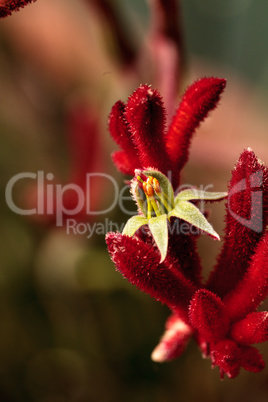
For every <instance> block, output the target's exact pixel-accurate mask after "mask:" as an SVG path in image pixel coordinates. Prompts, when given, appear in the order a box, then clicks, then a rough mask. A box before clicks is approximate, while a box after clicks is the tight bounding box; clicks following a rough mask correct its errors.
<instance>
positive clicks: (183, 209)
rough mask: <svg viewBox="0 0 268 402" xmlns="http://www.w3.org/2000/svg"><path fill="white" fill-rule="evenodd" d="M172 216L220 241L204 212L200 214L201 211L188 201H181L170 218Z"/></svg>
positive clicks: (170, 214) (169, 215)
mask: <svg viewBox="0 0 268 402" xmlns="http://www.w3.org/2000/svg"><path fill="white" fill-rule="evenodd" d="M171 216H175V217H177V218H180V219H183V220H184V221H186V222H189V223H190V224H191V225H193V226H196V227H197V228H199V229H201V230H203V231H204V232H206V233H208V234H210V235H211V236H212V237H214V238H215V239H217V240H220V237H219V235H218V233H217V232H215V230H214V229H213V227H212V226H211V225H210V223H209V222H208V221H207V220H206V218H205V217H204V215H203V214H202V212H200V210H199V209H198V208H197V207H196V206H195V205H194V204H191V203H190V202H188V201H180V202H179V203H178V204H177V205H176V207H175V208H174V209H173V210H172V211H171V212H170V213H169V214H168V218H170V217H171Z"/></svg>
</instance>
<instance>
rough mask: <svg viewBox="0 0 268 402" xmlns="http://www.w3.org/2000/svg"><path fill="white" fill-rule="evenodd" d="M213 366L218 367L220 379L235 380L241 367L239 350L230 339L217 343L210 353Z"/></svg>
mask: <svg viewBox="0 0 268 402" xmlns="http://www.w3.org/2000/svg"><path fill="white" fill-rule="evenodd" d="M211 361H212V364H213V366H219V368H220V374H221V378H223V377H224V374H226V375H227V376H228V377H229V378H235V377H236V376H237V375H238V374H239V371H240V367H241V350H240V348H239V347H238V346H237V345H236V343H235V342H234V341H232V340H231V339H223V340H221V341H219V342H218V343H217V344H216V345H215V346H214V348H213V350H212V351H211Z"/></svg>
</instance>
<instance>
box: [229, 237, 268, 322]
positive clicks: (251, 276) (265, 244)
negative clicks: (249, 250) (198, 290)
mask: <svg viewBox="0 0 268 402" xmlns="http://www.w3.org/2000/svg"><path fill="white" fill-rule="evenodd" d="M227 280H228V277H227ZM267 294H268V233H266V235H265V236H264V238H263V239H262V240H261V242H260V243H259V245H258V247H257V250H256V253H255V254H254V257H253V258H252V262H251V264H250V266H249V268H248V270H247V272H246V274H245V275H244V277H243V279H242V280H241V281H240V282H239V283H238V285H237V286H236V287H235V288H234V289H233V291H232V292H230V293H229V294H228V295H227V296H226V297H225V299H224V303H225V305H226V308H227V311H228V314H229V315H230V318H231V319H232V321H237V320H239V319H241V318H243V317H245V315H246V314H248V313H251V312H253V311H254V310H255V309H256V308H257V307H258V306H259V304H260V303H261V302H262V301H263V300H264V299H265V297H266V296H267Z"/></svg>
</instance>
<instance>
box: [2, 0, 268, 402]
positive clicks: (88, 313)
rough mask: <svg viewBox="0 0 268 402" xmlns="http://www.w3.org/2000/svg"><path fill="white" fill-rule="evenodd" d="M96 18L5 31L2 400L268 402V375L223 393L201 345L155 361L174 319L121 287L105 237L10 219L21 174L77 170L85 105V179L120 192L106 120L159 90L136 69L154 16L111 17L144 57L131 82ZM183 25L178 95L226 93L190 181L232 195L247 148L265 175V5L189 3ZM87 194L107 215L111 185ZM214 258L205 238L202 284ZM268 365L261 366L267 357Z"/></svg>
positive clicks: (67, 0) (49, 18)
mask: <svg viewBox="0 0 268 402" xmlns="http://www.w3.org/2000/svg"><path fill="white" fill-rule="evenodd" d="M86 3H88V4H86ZM94 4H95V2H94V1H90V0H89V1H87V2H86V1H82V0H80V1H78V0H37V2H36V3H35V4H32V5H30V6H28V7H26V8H25V9H24V10H22V11H20V12H18V13H15V14H13V15H12V16H11V17H9V18H7V19H5V20H1V21H0V94H1V101H0V186H1V201H0V215H1V216H0V228H1V229H0V236H1V241H0V401H1V402H8V401H25V402H26V401H27V402H28V401H33V402H65V401H66V402H67V401H70V402H73V401H75V402H86V401H90V402H91V401H92V402H97V401H98V402H117V401H127V402H151V401H152V402H169V401H186V402H191V401H202V400H204V401H207V402H210V401H211V402H212V401H219V402H221V401H222V402H223V401H228V402H233V401H235V402H236V401H240V400H242V401H243V402H251V401H253V400H254V401H257V402H264V401H266V400H267V398H268V371H267V369H265V370H264V371H263V372H262V373H260V374H257V375H256V374H250V373H248V372H243V371H242V372H241V373H240V375H239V377H238V378H236V379H235V380H227V379H225V380H224V381H220V379H219V373H218V370H217V369H215V370H211V368H210V361H207V360H203V359H202V357H201V356H200V352H199V350H198V348H197V346H196V345H195V343H194V342H193V341H192V342H191V343H190V345H189V346H188V348H187V350H186V352H185V353H184V354H183V355H182V356H181V358H180V359H178V360H176V361H174V362H172V363H167V364H163V365H159V364H156V363H153V362H152V361H151V359H150V354H151V352H152V350H153V349H154V347H155V346H156V344H157V342H158V340H159V338H160V336H161V334H162V332H163V329H164V322H165V319H166V317H167V316H168V315H169V311H168V310H167V309H166V308H165V307H164V306H162V305H160V304H159V303H157V302H155V301H154V300H152V299H151V298H150V297H149V296H147V295H145V294H142V293H141V292H139V291H138V290H136V289H135V288H133V287H132V286H131V285H130V284H128V283H127V281H126V280H124V279H123V278H122V277H121V275H120V274H119V273H116V272H115V269H114V266H113V264H112V262H111V261H110V259H109V256H108V254H107V251H106V246H105V241H104V234H103V233H102V234H97V233H95V234H94V236H92V237H91V238H90V239H87V238H86V236H85V235H84V236H83V235H79V234H77V235H71V234H67V232H66V228H65V227H63V228H59V227H56V226H55V223H53V221H51V219H49V217H43V218H42V217H41V219H40V217H38V216H20V215H18V214H15V213H14V212H12V211H11V210H10V208H9V207H8V206H7V203H6V200H5V189H6V186H7V183H8V182H9V180H10V179H11V178H12V177H13V176H14V175H16V174H18V173H21V172H32V173H36V172H37V171H44V172H45V173H46V174H47V173H53V175H54V176H55V178H56V181H55V183H56V182H57V183H62V184H64V183H68V181H70V180H71V179H70V178H71V177H72V173H73V169H74V168H75V166H74V167H73V165H72V164H73V163H77V156H74V155H73V154H74V153H75V152H74V149H73V145H72V144H73V143H72V138H71V145H70V141H69V140H70V133H69V131H70V127H69V120H68V118H69V113H71V112H70V111H72V110H73V108H75V107H76V106H77V104H78V105H79V104H80V101H81V100H82V101H83V103H86V104H87V105H88V110H89V114H90V118H91V117H92V116H93V117H92V118H93V120H94V119H96V120H97V133H98V136H97V137H98V141H96V144H95V143H94V144H95V145H94V144H93V146H92V152H89V155H88V159H89V162H88V166H89V168H90V169H91V172H94V171H97V172H102V173H105V174H109V175H111V176H113V177H114V178H115V179H116V180H117V182H118V183H119V186H120V187H123V186H124V182H123V180H124V177H123V176H121V175H120V174H119V173H118V172H117V171H116V169H115V167H114V166H113V165H112V163H111V161H110V153H111V151H113V150H115V149H116V146H115V145H114V144H113V142H112V141H111V139H110V138H109V135H108V133H107V116H108V114H109V111H110V109H111V107H112V105H113V103H114V102H115V101H117V100H118V99H120V98H121V99H123V100H126V99H127V97H128V96H129V94H130V93H131V91H133V90H134V89H135V88H136V87H137V86H138V85H139V84H140V83H141V82H144V81H145V82H147V83H151V75H150V74H151V71H150V69H148V70H147V68H146V64H145V65H144V66H143V59H144V58H145V59H146V52H147V51H148V50H147V48H146V40H147V32H148V27H149V21H150V16H149V10H148V4H147V2H146V1H145V0H117V1H113V2H111V4H112V6H113V8H114V10H115V13H116V16H117V18H118V19H119V21H120V24H121V27H122V31H123V33H124V34H123V37H124V38H125V39H126V40H127V41H129V44H130V45H129V46H130V47H129V49H130V50H131V51H133V52H134V54H135V52H136V51H137V50H138V49H139V50H140V49H141V50H142V51H141V53H140V56H139V61H138V63H137V65H138V66H139V69H138V72H137V70H135V69H133V68H132V67H131V63H130V64H128V63H129V60H127V59H125V60H124V55H122V54H120V51H119V49H118V44H117V43H116V41H115V39H114V36H113V35H111V32H110V26H109V24H108V23H107V19H105V18H104V16H103V15H102V14H101V13H100V12H99V11H98V8H97V7H96V4H95V5H94ZM181 11H182V16H181V18H182V20H181V24H182V30H183V38H184V74H183V78H182V82H181V83H180V93H181V92H182V91H183V89H184V88H185V86H186V85H187V84H188V83H189V82H190V81H191V80H192V79H196V78H198V77H200V76H204V75H207V76H209V75H215V76H224V77H226V78H227V80H228V86H227V90H226V93H225V95H224V96H223V98H222V101H221V104H220V107H219V109H218V110H217V111H215V112H214V113H213V116H212V117H211V118H210V119H208V121H207V122H206V123H205V124H204V125H202V127H201V128H200V130H199V132H198V136H196V139H195V141H194V142H193V147H192V155H191V158H190V161H189V164H188V167H187V169H186V170H185V174H184V181H185V182H186V183H192V184H197V185H199V184H203V185H208V184H212V185H213V187H215V189H216V190H219V191H223V190H224V189H226V185H227V181H228V180H229V177H230V171H231V169H232V168H233V166H234V163H235V161H236V159H237V158H238V156H239V153H240V152H241V151H242V149H243V148H245V147H247V146H251V147H252V148H253V150H255V151H256V153H257V155H258V156H260V157H261V159H263V160H264V162H266V164H267V163H268V155H267V151H266V150H267V144H268V136H267V133H268V119H267V97H268V24H267V18H268V3H267V1H265V0H259V1H251V0H228V1H225V0H202V1H200V0H184V1H182V2H181ZM130 53H131V52H130ZM177 98H178V99H179V93H178V97H177ZM93 159H94V160H93ZM78 160H79V156H78ZM53 183H54V182H53ZM35 185H36V182H35V181H34V180H28V181H26V180H25V181H21V182H20V183H17V185H16V186H15V187H14V199H15V200H16V202H17V203H18V205H20V206H22V207H23V206H25V207H27V208H30V207H33V206H34V205H35V204H34V202H35V198H34V195H35V194H36V193H37V188H36V187H35ZM93 193H94V194H93V195H94V199H95V201H94V202H95V204H94V206H95V207H96V208H100V207H101V206H103V205H108V204H107V203H109V202H110V201H111V200H112V192H111V189H110V187H109V186H108V185H107V183H103V185H102V186H98V185H96V187H95V188H94V189H93ZM130 205H132V203H131V202H129V204H128V206H129V207H130V208H131V206H130ZM132 207H133V208H134V206H132ZM223 213H224V208H223V206H222V205H221V206H217V207H216V209H215V212H214V209H213V211H212V221H213V223H214V225H215V227H216V229H217V231H219V232H220V233H222V228H223ZM88 219H89V220H88V222H89V223H90V224H94V223H105V222H106V219H109V220H112V221H113V222H118V223H119V224H121V223H123V222H125V221H126V220H127V216H126V215H124V214H122V212H121V210H120V208H119V206H117V207H115V208H113V210H112V211H111V212H109V213H108V214H105V215H99V216H97V217H90V218H88ZM212 243H213V242H212V240H211V239H207V238H202V239H200V253H201V255H202V258H203V261H204V266H205V273H204V275H207V272H208V271H209V269H211V267H212V266H213V263H214V261H215V256H216V254H217V253H218V251H219V247H220V245H216V244H214V243H213V244H212ZM261 350H262V352H263V353H264V358H265V360H266V362H267V361H268V348H267V346H266V345H262V347H261Z"/></svg>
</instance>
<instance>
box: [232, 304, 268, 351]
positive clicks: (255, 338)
mask: <svg viewBox="0 0 268 402" xmlns="http://www.w3.org/2000/svg"><path fill="white" fill-rule="evenodd" d="M231 337H232V339H233V340H234V341H236V342H237V343H240V344H243V345H250V344H253V343H261V342H265V341H267V340H268V312H267V311H258V312H254V313H251V314H248V315H247V316H246V317H245V318H244V319H243V320H241V321H238V322H236V323H234V324H233V325H232V328H231Z"/></svg>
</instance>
